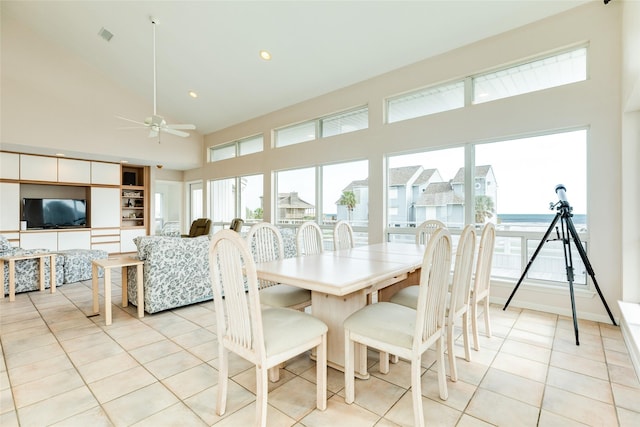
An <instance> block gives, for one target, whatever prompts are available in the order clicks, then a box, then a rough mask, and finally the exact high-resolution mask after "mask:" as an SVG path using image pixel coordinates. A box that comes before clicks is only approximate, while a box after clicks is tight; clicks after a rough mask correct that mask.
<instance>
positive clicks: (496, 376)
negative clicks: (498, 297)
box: [0, 275, 640, 427]
mask: <svg viewBox="0 0 640 427" xmlns="http://www.w3.org/2000/svg"><path fill="white" fill-rule="evenodd" d="M114 276H115V275H114ZM114 282H115V283H114V287H115V289H114V291H113V293H114V295H113V300H112V301H114V302H116V303H115V304H114V306H113V317H114V319H113V324H112V325H110V326H105V324H104V317H103V316H95V317H91V316H90V315H91V311H92V305H91V283H90V282H80V283H75V284H69V285H65V286H62V287H60V288H58V291H57V292H56V293H55V294H49V293H41V292H30V293H26V294H19V295H17V296H16V301H15V302H12V303H10V302H9V301H8V299H6V298H5V299H4V300H2V301H1V302H0V342H1V349H2V359H1V360H0V396H1V397H0V425H1V426H2V427H9V426H17V425H20V426H38V427H39V426H48V425H55V426H92V427H98V426H112V425H114V426H132V425H135V426H207V425H216V426H246V425H252V424H253V422H254V414H255V395H254V391H255V371H254V369H253V367H252V366H251V365H249V364H248V363H246V362H244V361H243V360H241V359H239V358H237V357H233V356H232V357H231V364H230V374H231V376H232V381H231V382H230V386H229V395H228V404H227V413H226V414H225V415H224V416H223V417H218V416H216V414H215V396H216V391H217V383H218V374H217V360H216V359H217V351H216V349H217V341H216V333H215V316H214V313H213V303H211V302H209V303H202V304H198V305H193V306H190V307H184V308H180V309H175V310H171V311H167V312H163V313H158V314H153V315H146V316H145V317H144V318H143V319H138V318H137V317H136V313H135V307H132V306H130V307H127V308H125V309H123V308H122V307H119V306H118V305H117V301H118V297H119V295H116V294H117V293H118V292H120V288H119V286H117V285H118V284H119V283H120V278H119V277H118V276H115V277H114ZM101 290H102V287H101ZM101 304H102V301H101ZM491 316H492V326H493V332H494V336H493V337H492V338H486V337H483V338H482V339H481V349H480V351H479V352H475V351H472V362H466V361H465V360H464V359H462V358H461V355H462V354H463V349H462V345H461V341H462V338H461V337H460V336H458V340H457V341H456V344H457V345H456V353H457V355H458V359H457V360H458V362H457V365H458V371H459V381H457V382H456V383H453V382H451V381H448V388H449V399H448V400H447V401H442V400H440V399H439V397H438V387H437V377H436V372H435V371H434V369H435V365H434V354H433V353H432V352H431V351H429V352H428V353H427V354H426V355H425V356H424V357H423V367H424V373H423V376H422V394H423V398H422V404H423V406H424V416H425V422H426V424H427V425H438V426H465V427H466V426H488V425H500V426H520V425H521V426H536V425H538V426H579V425H589V426H616V425H619V426H639V425H640V383H639V382H638V377H637V376H636V373H635V372H634V370H633V368H632V365H631V362H630V359H629V356H628V352H627V349H626V347H625V344H624V342H623V340H622V336H621V334H620V330H619V328H617V327H615V326H612V325H609V324H602V323H595V322H587V321H581V322H580V325H579V330H580V338H581V345H580V346H579V347H578V346H576V345H575V342H574V336H573V324H572V321H571V319H570V318H566V317H562V316H556V315H552V314H547V313H541V312H536V311H531V310H520V309H517V308H509V309H508V310H507V311H506V312H505V311H502V309H501V307H499V306H492V308H491ZM369 356H370V357H369V362H370V364H371V369H370V372H371V374H372V376H371V378H370V379H369V380H367V381H360V380H358V381H357V382H356V401H355V403H354V404H352V405H346V404H345V403H344V391H343V387H344V379H343V376H342V373H340V372H338V371H335V370H333V369H329V378H328V389H329V393H328V397H329V400H328V407H327V410H326V411H318V410H317V409H315V386H314V382H315V369H314V362H312V361H311V360H310V359H309V357H307V356H306V355H305V356H301V357H298V358H297V359H295V360H293V361H290V362H289V363H288V364H287V366H286V368H285V370H284V371H283V372H282V374H281V379H280V381H279V382H277V383H272V384H270V391H269V398H268V400H269V410H268V424H269V425H270V426H350V427H351V426H353V427H356V426H374V425H375V426H397V425H399V426H404V425H411V423H412V403H411V393H410V391H409V390H408V389H409V365H408V364H407V363H405V362H403V361H400V362H399V363H398V364H396V365H391V372H390V373H389V374H387V375H382V374H380V373H379V371H378V368H377V354H376V352H373V351H370V352H369Z"/></svg>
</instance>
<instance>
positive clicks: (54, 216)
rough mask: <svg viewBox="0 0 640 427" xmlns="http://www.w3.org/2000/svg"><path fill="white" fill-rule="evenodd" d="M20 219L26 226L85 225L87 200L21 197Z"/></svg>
mask: <svg viewBox="0 0 640 427" xmlns="http://www.w3.org/2000/svg"><path fill="white" fill-rule="evenodd" d="M22 219H23V220H24V221H27V228H28V229H29V228H74V227H86V226H87V202H86V200H82V199H28V198H24V199H22Z"/></svg>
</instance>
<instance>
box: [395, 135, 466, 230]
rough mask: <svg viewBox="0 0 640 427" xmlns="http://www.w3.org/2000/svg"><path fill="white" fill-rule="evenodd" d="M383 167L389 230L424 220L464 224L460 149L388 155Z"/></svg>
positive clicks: (461, 150)
mask: <svg viewBox="0 0 640 427" xmlns="http://www.w3.org/2000/svg"><path fill="white" fill-rule="evenodd" d="M387 164H388V170H387V187H388V190H387V191H388V195H387V222H388V225H389V227H415V226H416V225H419V224H420V223H422V222H423V221H425V220H427V219H437V220H440V221H442V222H444V223H445V224H447V226H449V227H454V228H461V227H462V226H463V225H464V222H465V221H464V213H465V181H464V148H463V147H457V148H449V149H445V150H434V151H427V152H422V153H411V154H404V155H398V156H391V157H389V159H388V162H387ZM411 239H413V235H412V236H411Z"/></svg>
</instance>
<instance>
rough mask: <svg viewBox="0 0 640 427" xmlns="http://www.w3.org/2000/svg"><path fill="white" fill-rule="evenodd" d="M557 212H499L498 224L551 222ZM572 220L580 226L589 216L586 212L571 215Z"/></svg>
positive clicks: (584, 223)
mask: <svg viewBox="0 0 640 427" xmlns="http://www.w3.org/2000/svg"><path fill="white" fill-rule="evenodd" d="M555 216H556V214H553V213H550V214H498V224H503V225H504V224H514V225H525V224H536V225H539V224H547V225H548V224H551V221H553V218H555ZM571 221H572V222H573V225H574V226H576V228H578V226H586V224H587V216H586V215H585V214H575V215H573V217H571Z"/></svg>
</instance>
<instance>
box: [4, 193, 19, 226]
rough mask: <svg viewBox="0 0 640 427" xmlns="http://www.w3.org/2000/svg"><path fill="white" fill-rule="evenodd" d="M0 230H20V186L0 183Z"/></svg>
mask: <svg viewBox="0 0 640 427" xmlns="http://www.w3.org/2000/svg"><path fill="white" fill-rule="evenodd" d="M0 206H2V209H0V230H2V231H9V230H19V229H20V184H17V183H15V184H14V183H10V182H2V183H0Z"/></svg>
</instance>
